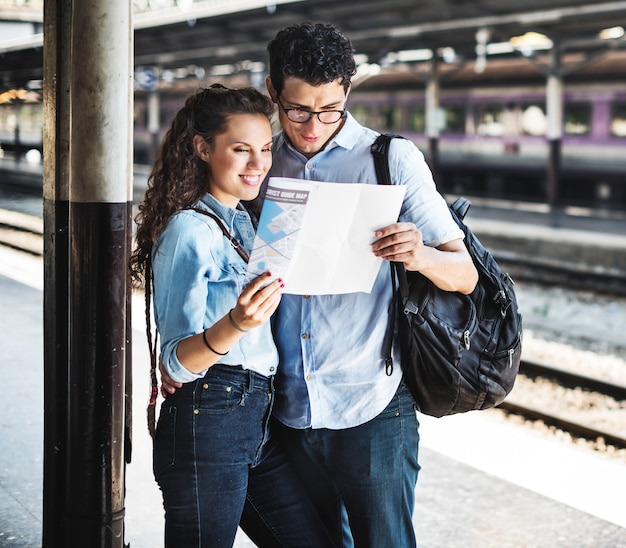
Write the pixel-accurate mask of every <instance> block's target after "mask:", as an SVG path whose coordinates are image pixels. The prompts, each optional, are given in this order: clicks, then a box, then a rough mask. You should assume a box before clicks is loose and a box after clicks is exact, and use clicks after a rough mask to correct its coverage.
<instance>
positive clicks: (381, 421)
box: [275, 383, 420, 548]
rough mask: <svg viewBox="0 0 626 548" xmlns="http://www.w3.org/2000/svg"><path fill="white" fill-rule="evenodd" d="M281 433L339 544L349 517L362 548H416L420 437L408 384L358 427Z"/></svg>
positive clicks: (282, 428)
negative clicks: (344, 518) (386, 404)
mask: <svg viewBox="0 0 626 548" xmlns="http://www.w3.org/2000/svg"><path fill="white" fill-rule="evenodd" d="M275 428H276V431H277V434H278V435H279V436H280V438H281V444H282V445H283V447H284V448H285V450H286V451H287V453H288V455H289V459H290V460H291V462H292V464H293V465H294V467H295V468H296V472H297V473H298V475H299V476H300V479H301V480H302V481H303V482H304V483H305V486H306V488H307V491H308V492H309V495H310V496H311V498H312V499H313V503H314V504H315V506H316V507H317V509H318V512H319V513H320V516H321V517H322V519H323V520H324V522H325V524H326V527H327V528H328V530H329V531H331V533H332V535H333V538H334V539H335V541H337V540H338V539H340V538H341V536H342V510H343V511H344V512H347V516H348V522H349V528H350V532H351V534H352V538H353V541H354V545H355V546H356V547H357V548H366V547H367V548H387V547H393V548H408V547H415V545H416V541H415V532H414V530H413V522H412V517H413V509H414V506H415V486H416V484H417V475H418V472H419V469H420V467H419V464H418V460H417V452H418V444H419V434H418V421H417V415H416V411H415V400H414V399H413V396H411V393H410V392H409V390H408V388H407V387H406V386H405V385H404V383H402V384H401V385H400V387H399V388H398V391H397V392H396V394H395V396H394V397H393V399H392V400H391V403H389V405H388V406H387V408H386V409H385V410H384V411H383V412H382V413H381V414H380V415H378V416H377V417H376V418H374V419H372V420H371V421H369V422H367V423H365V424H362V425H360V426H356V427H354V428H347V429H344V430H328V429H325V428H321V429H311V428H308V429H305V430H296V429H293V428H288V427H286V426H284V425H277V426H276V427H275ZM342 507H343V508H342Z"/></svg>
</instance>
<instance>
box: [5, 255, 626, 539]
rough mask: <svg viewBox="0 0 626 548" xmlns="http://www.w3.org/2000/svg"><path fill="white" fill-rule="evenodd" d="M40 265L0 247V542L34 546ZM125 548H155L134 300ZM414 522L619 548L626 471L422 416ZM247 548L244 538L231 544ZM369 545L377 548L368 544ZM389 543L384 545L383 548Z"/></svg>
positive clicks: (497, 425)
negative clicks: (131, 402) (127, 544)
mask: <svg viewBox="0 0 626 548" xmlns="http://www.w3.org/2000/svg"><path fill="white" fill-rule="evenodd" d="M42 297H43V295H42V261H41V259H36V258H31V257H25V256H24V255H23V254H19V253H16V252H13V251H11V250H7V249H5V248H1V247H0V311H1V313H0V348H1V349H2V351H1V352H2V357H3V359H2V364H1V365H0V368H1V371H2V379H3V390H2V397H1V398H0V439H1V440H2V441H1V450H0V547H5V546H6V547H20V548H26V547H29V548H30V547H37V546H41V527H42V519H41V511H42V510H41V509H42V475H43V391H44V386H43V325H42V322H43V314H42ZM133 308H134V315H133V337H134V345H133V364H134V374H133V385H134V404H133V413H134V421H133V423H134V426H133V428H134V432H133V456H132V462H131V464H130V465H129V466H128V471H127V478H126V481H127V496H126V501H125V502H126V519H125V525H126V535H125V541H126V542H127V543H130V547H131V548H155V547H158V546H162V531H163V519H162V509H161V500H160V493H159V491H158V488H157V486H156V484H155V483H154V480H153V478H152V474H151V454H150V439H149V436H148V433H147V430H146V428H145V423H144V416H145V415H144V404H145V402H146V400H147V394H148V386H149V382H148V357H147V345H146V344H145V343H144V330H143V323H142V322H143V312H142V303H141V300H136V301H135V302H134V304H133ZM420 421H421V424H422V425H421V429H420V434H421V439H422V442H421V454H420V461H421V464H422V472H421V475H420V481H419V483H418V487H417V491H416V498H417V506H416V510H415V516H414V522H415V525H416V529H417V533H418V538H419V546H421V547H423V548H443V547H445V548H456V547H459V548H461V547H462V548H471V547H476V548H489V547H493V548H496V547H497V548H507V547H511V548H521V547H528V548H531V547H532V548H537V547H546V548H548V547H555V546H563V547H568V548H569V547H577V548H586V547H588V548H620V547H626V464H625V463H621V462H616V461H614V460H609V459H607V458H605V457H604V458H603V457H602V455H598V454H595V453H593V452H592V451H590V450H589V449H586V448H579V447H574V446H571V445H565V444H561V443H559V442H557V441H555V440H553V439H551V438H546V437H545V436H544V435H542V434H539V433H534V432H533V431H532V430H529V429H526V428H522V427H519V426H514V425H511V424H510V423H507V422H504V421H502V420H500V419H499V418H498V417H497V416H495V415H493V414H491V413H490V412H480V413H478V412H476V413H468V414H465V415H458V416H454V417H447V418H444V419H432V418H429V417H421V418H420ZM251 546H253V545H252V544H251V543H250V541H249V540H247V539H246V538H245V537H244V536H243V535H241V536H240V537H238V539H237V541H236V545H235V547H236V548H245V547H251ZM374 548H378V547H374ZM380 548H393V547H380Z"/></svg>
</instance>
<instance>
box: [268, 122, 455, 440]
mask: <svg viewBox="0 0 626 548" xmlns="http://www.w3.org/2000/svg"><path fill="white" fill-rule="evenodd" d="M377 135H378V134H377V133H376V132H374V131H372V130H370V129H367V128H365V127H363V126H361V125H360V124H358V123H357V122H356V120H355V119H354V118H353V117H352V116H351V115H349V114H348V117H347V120H346V122H345V124H344V126H343V128H342V129H341V130H340V131H339V133H338V134H337V135H336V136H335V137H334V138H333V139H332V140H331V142H329V143H328V145H327V146H326V148H325V149H324V150H323V151H321V152H319V153H318V154H316V155H315V156H314V157H313V158H310V159H307V158H306V157H305V156H303V155H302V154H300V153H299V152H297V151H296V150H295V149H293V147H292V146H291V145H290V144H289V143H288V142H287V141H286V139H285V138H284V135H283V134H282V132H279V133H278V134H277V135H276V137H275V139H274V150H273V153H274V160H273V166H272V169H271V171H270V173H269V174H268V177H270V176H282V177H294V178H299V179H306V180H314V181H327V182H339V183H370V184H377V183H378V181H377V178H376V172H375V170H374V161H373V158H372V154H371V152H370V146H371V145H372V143H373V142H374V140H375V138H376V136H377ZM389 166H390V172H391V179H392V181H393V182H394V184H405V185H407V191H406V195H405V199H404V202H403V205H402V208H401V212H400V220H401V221H412V222H414V223H415V224H416V225H417V228H418V229H419V230H420V231H421V232H422V236H423V239H424V243H425V244H427V245H430V246H435V247H436V246H439V245H441V244H443V243H446V242H449V241H451V240H454V239H457V238H462V237H463V233H462V232H461V230H460V229H459V228H458V226H457V225H456V223H455V222H454V220H453V219H452V217H451V215H450V213H449V210H448V207H447V205H446V202H445V200H444V199H443V197H442V196H441V195H440V194H439V193H438V191H437V190H436V187H435V184H434V182H433V178H432V174H431V172H430V170H429V169H428V166H427V165H426V162H425V160H424V157H423V155H422V153H421V152H420V151H419V150H418V149H417V148H416V147H415V145H414V144H413V143H411V142H410V141H408V140H402V139H394V140H393V141H392V143H391V147H390V153H389ZM391 297H392V289H391V275H390V273H389V263H388V262H387V261H383V264H382V267H381V269H380V271H379V273H378V276H377V278H376V280H375V282H374V287H373V289H372V291H371V293H349V294H345V295H287V294H285V295H283V297H282V300H281V304H280V305H279V308H278V311H277V313H276V314H275V316H274V318H273V322H272V326H273V329H274V334H275V337H276V340H277V344H278V351H279V355H280V368H279V371H278V375H277V378H276V401H275V403H274V415H275V416H276V417H277V418H278V420H280V421H281V422H283V423H284V424H286V425H287V426H290V427H292V428H307V427H313V428H330V429H342V428H350V427H353V426H357V425H359V424H363V423H365V422H367V421H369V420H371V419H373V418H374V417H376V416H377V415H379V414H380V413H381V412H382V410H383V409H384V408H385V407H386V406H387V405H388V403H389V402H390V401H391V399H392V397H393V395H394V393H395V392H396V390H397V388H398V385H399V383H400V380H401V377H402V372H401V367H400V355H399V348H398V346H399V345H397V344H394V368H393V373H392V374H391V375H390V376H388V375H387V374H386V372H385V344H384V343H385V336H386V333H387V326H388V321H389V312H388V310H389V307H390V305H391Z"/></svg>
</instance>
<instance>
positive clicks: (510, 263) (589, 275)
mask: <svg viewBox="0 0 626 548" xmlns="http://www.w3.org/2000/svg"><path fill="white" fill-rule="evenodd" d="M495 255H496V260H497V261H498V263H499V264H500V266H501V267H502V268H503V270H506V271H507V272H508V273H509V274H510V275H511V277H512V278H513V279H514V280H516V281H520V282H521V281H528V282H533V283H540V284H544V285H558V286H560V287H566V288H568V289H581V290H590V291H596V292H599V293H600V292H601V293H606V294H609V295H619V296H625V295H626V272H619V271H607V270H600V271H599V270H596V269H593V268H591V267H583V266H580V265H572V264H566V263H555V262H551V261H546V260H545V259H541V258H537V257H520V256H517V255H513V254H508V255H500V254H497V253H495Z"/></svg>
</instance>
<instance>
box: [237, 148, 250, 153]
mask: <svg viewBox="0 0 626 548" xmlns="http://www.w3.org/2000/svg"><path fill="white" fill-rule="evenodd" d="M235 152H249V150H248V149H247V148H236V149H235Z"/></svg>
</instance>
